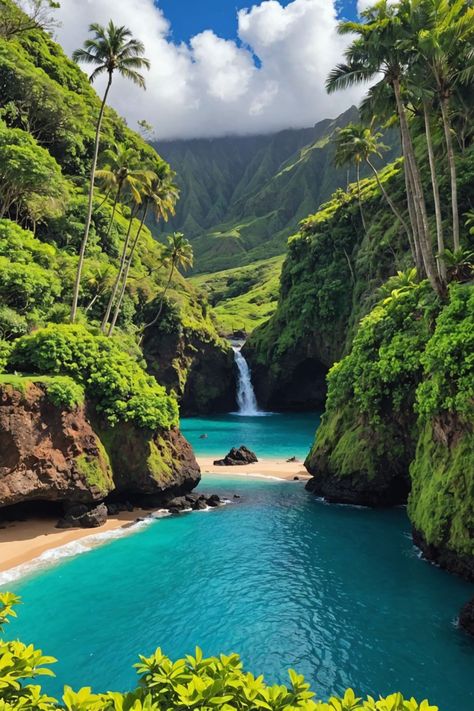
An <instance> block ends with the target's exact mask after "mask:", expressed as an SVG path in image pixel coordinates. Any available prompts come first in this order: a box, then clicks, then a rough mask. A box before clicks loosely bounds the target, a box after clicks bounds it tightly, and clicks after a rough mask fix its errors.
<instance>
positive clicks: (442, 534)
mask: <svg viewBox="0 0 474 711" xmlns="http://www.w3.org/2000/svg"><path fill="white" fill-rule="evenodd" d="M473 463H474V432H473V429H472V425H471V423H470V422H467V421H464V422H463V421H462V420H461V419H460V418H459V417H456V416H454V415H452V414H449V415H448V414H447V413H445V414H444V415H443V416H438V417H436V418H434V419H433V420H431V421H428V422H426V423H425V425H424V427H423V429H422V430H421V432H420V438H419V441H418V446H417V449H416V456H415V458H414V461H413V463H412V465H411V467H410V477H411V482H412V486H411V493H410V497H409V500H408V515H409V517H410V520H411V522H412V524H413V540H414V542H415V544H416V545H417V546H418V547H419V548H420V550H421V551H422V553H423V555H424V556H425V558H427V559H428V560H431V561H433V562H434V563H436V564H437V565H439V566H440V567H442V568H445V569H446V570H449V571H451V572H453V573H457V574H458V575H461V576H462V577H463V578H466V579H467V580H472V581H474V518H473V510H474V509H473V506H474V465H473Z"/></svg>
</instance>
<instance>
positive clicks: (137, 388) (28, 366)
mask: <svg viewBox="0 0 474 711" xmlns="http://www.w3.org/2000/svg"><path fill="white" fill-rule="evenodd" d="M7 368H8V369H9V370H12V369H14V370H19V371H23V372H29V373H44V374H46V375H50V374H51V375H69V376H70V377H71V378H73V379H74V380H75V381H76V382H77V383H79V384H80V385H82V386H83V387H84V389H85V392H86V396H87V397H88V398H89V399H90V400H91V401H92V402H93V403H94V404H95V406H96V409H97V411H98V412H99V413H101V414H102V415H104V416H105V418H106V419H107V421H108V423H109V424H110V425H114V424H116V423H117V422H119V421H122V422H133V423H134V424H136V425H138V427H144V428H149V429H156V428H158V427H161V428H164V429H169V428H170V427H172V426H174V425H176V424H177V423H178V406H177V404H176V400H175V399H174V398H173V397H171V396H169V395H168V394H167V393H166V390H165V389H164V388H163V387H162V386H161V385H159V384H158V383H157V382H156V380H155V379H154V378H153V377H152V376H150V375H147V374H146V373H145V371H144V370H143V369H142V368H141V367H140V365H139V364H138V363H137V362H136V361H135V360H134V359H133V358H132V357H131V356H130V355H129V354H128V353H126V352H125V351H123V350H122V349H121V348H120V347H119V345H118V344H117V342H116V341H114V340H112V339H110V338H105V337H104V336H95V335H94V334H92V333H91V332H90V331H88V330H87V329H86V328H85V327H84V326H78V325H76V326H71V325H66V324H51V325H50V326H48V327H47V328H41V329H38V330H37V331H34V332H33V333H31V334H30V335H27V336H22V337H21V338H19V339H17V340H16V341H15V343H14V346H13V350H12V352H11V355H10V357H9V360H8V365H7ZM67 399H68V400H70V399H71V398H70V397H68V398H67ZM0 711H1V708H0Z"/></svg>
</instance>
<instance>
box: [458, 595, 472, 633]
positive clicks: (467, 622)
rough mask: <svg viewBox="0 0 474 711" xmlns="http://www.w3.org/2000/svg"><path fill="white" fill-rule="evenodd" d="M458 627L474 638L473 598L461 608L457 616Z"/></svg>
mask: <svg viewBox="0 0 474 711" xmlns="http://www.w3.org/2000/svg"><path fill="white" fill-rule="evenodd" d="M459 626H460V627H461V629H463V630H464V631H465V632H468V634H471V635H472V636H473V637H474V598H472V600H470V601H469V602H467V603H466V604H465V605H464V607H463V608H462V610H461V613H460V615H459Z"/></svg>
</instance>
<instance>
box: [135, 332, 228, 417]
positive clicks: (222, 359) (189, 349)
mask: <svg viewBox="0 0 474 711" xmlns="http://www.w3.org/2000/svg"><path fill="white" fill-rule="evenodd" d="M143 353H144V356H145V359H146V362H147V365H148V371H149V372H150V373H151V374H152V375H154V376H155V377H156V379H157V380H158V381H159V382H160V383H161V384H162V385H164V386H165V387H166V388H167V389H168V390H169V391H171V390H173V391H174V392H175V393H176V395H177V397H178V400H179V402H180V408H181V414H182V415H184V416H188V415H196V414H208V413H211V412H229V411H231V410H233V409H234V408H235V402H236V384H235V371H234V357H233V352H232V349H231V347H230V346H228V345H227V344H226V342H225V341H222V340H219V339H217V338H214V337H212V336H211V335H210V334H206V333H201V332H197V331H193V330H189V329H186V328H184V329H183V328H182V327H181V326H180V325H178V324H176V325H173V327H172V328H170V329H169V330H167V329H166V322H164V323H163V324H162V326H161V328H159V327H157V328H150V329H149V330H147V331H145V339H144V342H143Z"/></svg>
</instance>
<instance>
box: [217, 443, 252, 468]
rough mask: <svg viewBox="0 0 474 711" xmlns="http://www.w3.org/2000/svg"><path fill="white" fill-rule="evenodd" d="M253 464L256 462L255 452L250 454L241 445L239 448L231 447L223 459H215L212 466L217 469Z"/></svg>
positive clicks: (248, 450)
mask: <svg viewBox="0 0 474 711" xmlns="http://www.w3.org/2000/svg"><path fill="white" fill-rule="evenodd" d="M255 462H258V459H257V455H256V454H255V452H252V451H251V450H250V449H248V448H247V447H245V446H244V445H242V446H241V447H232V449H231V450H230V452H229V453H228V454H226V456H225V457H224V459H217V460H216V461H215V462H214V465H215V466H217V467H233V466H239V465H244V464H254V463H255Z"/></svg>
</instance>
